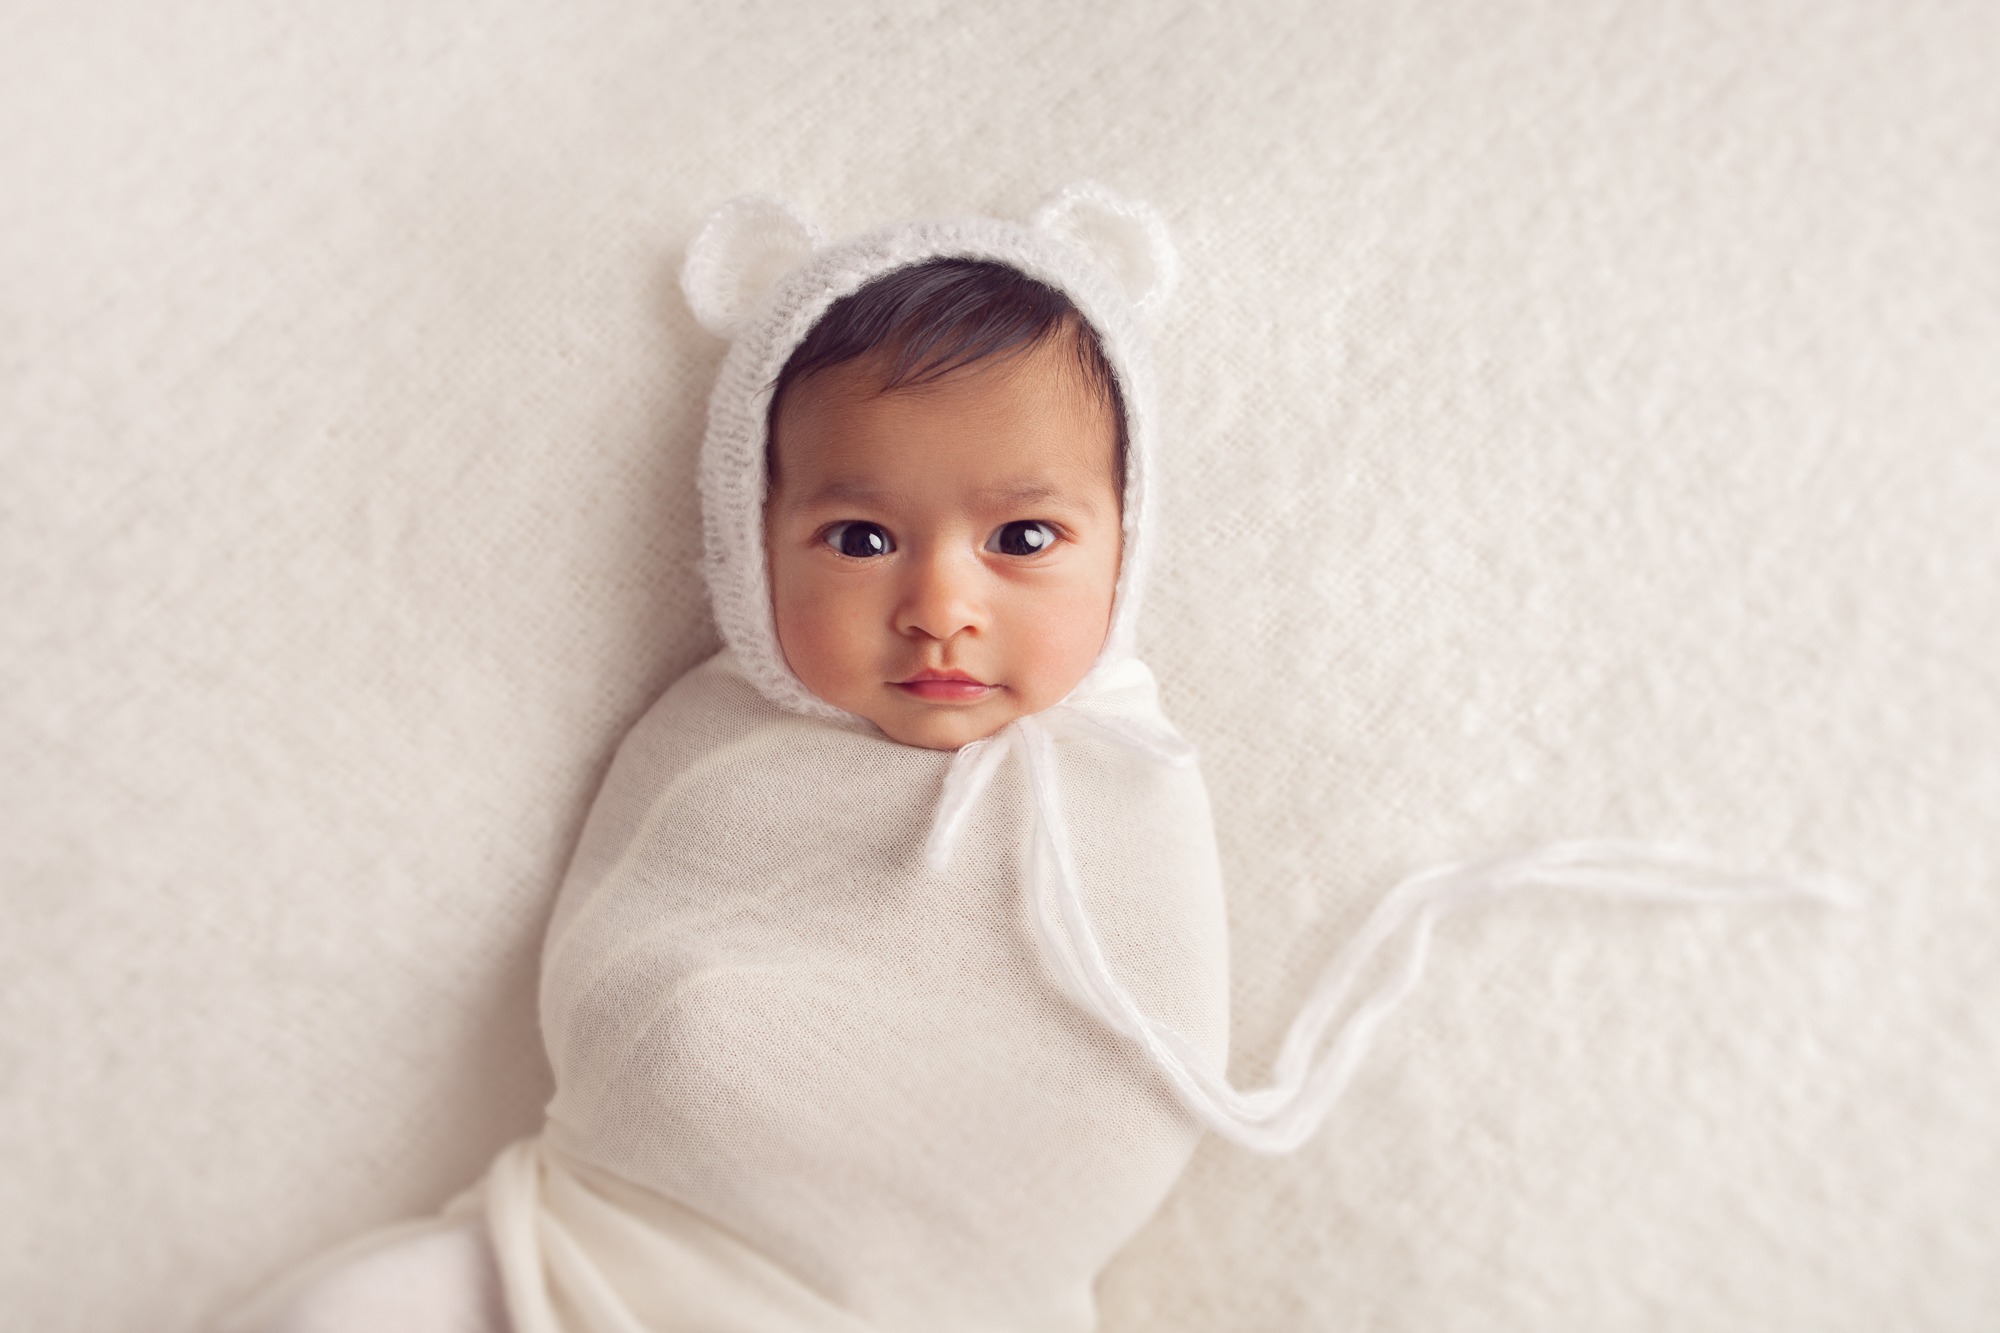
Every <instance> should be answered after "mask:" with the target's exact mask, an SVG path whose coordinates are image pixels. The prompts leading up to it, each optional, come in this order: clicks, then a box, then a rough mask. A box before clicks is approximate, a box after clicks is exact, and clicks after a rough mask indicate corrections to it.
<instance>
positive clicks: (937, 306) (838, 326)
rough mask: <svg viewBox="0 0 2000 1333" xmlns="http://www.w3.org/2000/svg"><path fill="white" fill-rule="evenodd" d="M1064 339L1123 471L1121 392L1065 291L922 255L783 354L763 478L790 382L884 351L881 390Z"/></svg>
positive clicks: (825, 318)
mask: <svg viewBox="0 0 2000 1333" xmlns="http://www.w3.org/2000/svg"><path fill="white" fill-rule="evenodd" d="M1054 337H1067V338H1068V339H1069V340H1070V343H1071V345H1072V346H1073V347H1074V349H1075V351H1076V363H1077V369H1078V371H1079V372H1080V373H1081V375H1082V376H1083V382H1084V383H1085V384H1086V385H1087V386H1089V387H1090V389H1091V390H1092V391H1094V392H1095V393H1096V394H1097V395H1098V396H1099V398H1100V399H1101V400H1102V401H1103V402H1104V403H1105V404H1106V405H1107V406H1109V407H1110V408H1111V415H1112V417H1113V419H1114V420H1115V421H1116V422H1117V425H1118V445H1117V453H1116V455H1115V467H1116V469H1117V477H1118V479H1119V484H1120V486H1121V488H1122V486H1123V484H1124V477H1125V450H1126V427H1125V396H1124V394H1122V393H1121V392H1120V391H1119V388H1118V377H1117V375H1116V374H1115V373H1114V372H1113V371H1112V369H1111V363H1110V361H1108V360H1107V359H1106V358H1105V355H1104V348H1103V347H1102V345H1100V344H1099V342H1098V340H1097V333H1096V331H1095V330H1094V329H1092V328H1091V327H1090V324H1089V322H1088V321H1087V320H1085V319H1084V317H1083V315H1082V313H1081V312H1080V311H1078V310H1077V308H1076V306H1075V305H1074V304H1072V303H1071V301H1070V299H1069V298H1068V297H1067V296H1064V295H1063V294H1062V293H1061V292H1059V291H1057V290H1056V289H1055V288H1053V287H1051V286H1049V285H1048V284H1047V283H1044V282H1037V281H1036V280H1035V279H1033V278H1031V277H1029V276H1028V275H1027V274H1025V273H1022V272H1020V271H1019V270H1018V269H1013V268H1009V267H1008V266H1007V265H1005V264H996V263H993V262H992V261H990V260H984V259H931V260H927V261H925V262H924V263H921V264H911V265H909V266H908V267H906V268H899V269H893V270H891V271H890V272H888V273H885V274H883V275H882V276H881V277H879V278H876V279H875V280H874V281H873V282H870V283H868V284H867V285H866V286H864V287H862V288H861V289H860V290H859V291H856V292H851V293H849V294H848V295H846V296H843V297H841V298H840V299H839V300H838V301H835V302H834V303H833V304H832V305H831V306H829V307H828V308H827V312H826V313H825V314H824V315H822V316H820V320H819V323H817V324H815V325H813V327H812V331H811V332H810V333H808V334H806V336H805V340H804V341H803V342H801V343H800V344H799V345H798V346H797V347H796V348H794V349H793V350H792V355H791V358H790V359H789V360H787V361H786V362H785V368H784V369H783V370H781V371H779V372H778V378H777V379H776V380H775V381H773V382H772V386H771V407H770V411H769V412H768V413H767V414H766V416H765V422H764V464H765V474H766V476H769V477H775V476H776V475H777V461H778V460H777V456H776V450H775V447H774V444H773V441H774V440H775V438H776V434H777V424H778V408H779V406H780V405H781V404H782V403H783V402H784V400H785V392H786V390H788V389H790V388H791V387H792V386H793V385H794V384H797V383H798V382H799V381H800V380H803V379H805V378H807V377H808V376H811V375H816V374H818V373H819V372H820V371H823V370H831V369H832V368H833V367H835V366H840V365H845V364H846V363H848V362H850V361H858V360H860V359H861V358H862V357H864V356H869V355H871V354H874V353H878V352H889V353H891V356H890V359H889V362H888V366H887V370H886V372H885V374H884V377H883V381H882V385H881V390H880V391H881V392H883V393H891V392H894V391H895V390H897V389H903V388H910V387H914V386H916V385H921V384H930V383H932V382H934V381H936V380H940V379H942V378H944V377H945V376H946V375H949V374H951V373H952V372H953V371H956V370H962V369H964V368H965V367H967V366H970V365H973V364H975V363H977V362H980V361H984V360H987V359H988V358H989V357H996V356H1003V355H1007V354H1009V353H1014V352H1025V351H1029V350H1032V349H1033V348H1036V347H1039V346H1040V345H1041V344H1043V343H1045V342H1047V341H1048V340H1049V339H1050V338H1054Z"/></svg>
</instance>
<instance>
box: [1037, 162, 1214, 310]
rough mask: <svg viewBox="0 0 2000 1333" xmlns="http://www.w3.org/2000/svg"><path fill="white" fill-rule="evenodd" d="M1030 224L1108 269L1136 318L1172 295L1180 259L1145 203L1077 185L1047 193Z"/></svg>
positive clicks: (1087, 184)
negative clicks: (1122, 290)
mask: <svg viewBox="0 0 2000 1333" xmlns="http://www.w3.org/2000/svg"><path fill="white" fill-rule="evenodd" d="M1032 221H1033V223H1034V225H1035V226H1036V227H1037V228H1039V229H1040V230H1042V231H1046V232H1049V233H1051V234H1053V235H1056V236H1060V237H1062V238H1063V239H1064V240H1066V241H1068V242H1070V243H1071V244H1073V245H1076V246H1078V247H1080V248H1081V249H1083V250H1084V251H1085V252H1086V253H1088V254H1089V255H1090V256H1091V257H1092V258H1094V259H1096V260H1097V262H1098V263H1100V264H1102V265H1103V266H1104V267H1105V268H1107V269H1109V270H1110V271H1111V274H1112V276H1114V277H1116V278H1117V279H1118V283H1119V285H1120V286H1121V287H1123V288H1124V289H1125V295H1126V296H1127V297H1128V298H1130V300H1131V302H1132V307H1133V308H1134V309H1135V310H1137V311H1138V312H1139V313H1140V314H1142V315H1155V314H1158V313H1159V311H1160V309H1161V308H1162V307H1164V306H1165V305H1166V303H1167V299H1168V298H1169V297H1171V296H1172V295H1173V292H1174V283H1175V282H1176V281H1177V280H1178V279H1179V277H1180V258H1179V256H1177V255H1176V254H1175V253H1174V242H1173V238H1172V237H1170V236H1169V235H1168V234H1167V224H1166V220H1165V219H1163V218H1162V217H1161V216H1160V215H1159V214H1158V213H1156V212H1154V211H1153V210H1152V208H1151V207H1149V206H1148V205H1146V204H1142V203H1140V202H1139V201H1138V200H1136V199H1126V198H1124V197H1122V196H1120V195H1118V194H1115V193H1113V192H1112V191H1110V190H1107V189H1106V188H1104V187H1103V186H1102V185H1099V184H1097V183H1096V182H1095V181H1078V182H1077V183H1076V184H1074V185H1071V186H1068V187H1066V188H1064V189H1061V190H1058V191H1057V192H1056V193H1055V194H1052V195H1050V196H1049V197H1048V199H1047V200H1045V201H1044V202H1043V203H1042V206H1041V207H1040V208H1037V209H1036V210H1035V215H1034V217H1033V219H1032Z"/></svg>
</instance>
